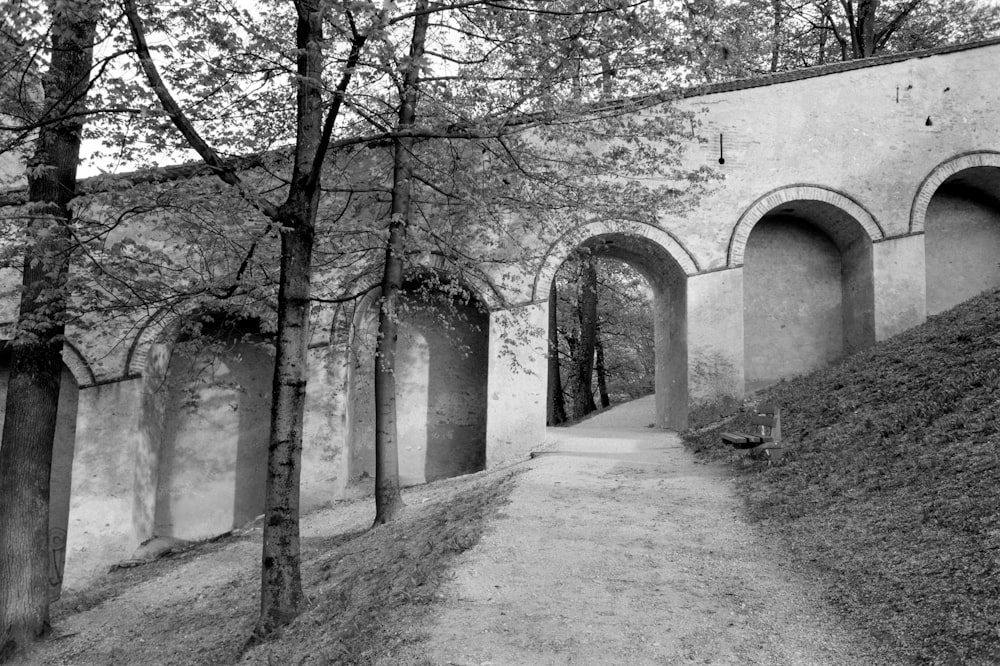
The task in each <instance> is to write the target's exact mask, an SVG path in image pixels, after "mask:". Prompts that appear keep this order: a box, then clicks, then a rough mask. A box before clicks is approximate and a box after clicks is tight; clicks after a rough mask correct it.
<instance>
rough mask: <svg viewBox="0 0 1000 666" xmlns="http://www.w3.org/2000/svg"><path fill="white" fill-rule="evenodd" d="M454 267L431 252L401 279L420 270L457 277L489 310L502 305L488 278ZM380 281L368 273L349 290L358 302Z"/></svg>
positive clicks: (378, 285) (377, 288)
mask: <svg viewBox="0 0 1000 666" xmlns="http://www.w3.org/2000/svg"><path fill="white" fill-rule="evenodd" d="M455 268H456V266H455V264H453V263H451V262H450V261H449V260H448V258H447V257H446V256H444V255H441V254H431V255H430V257H429V258H428V259H427V260H426V261H422V262H420V263H419V264H417V265H415V266H410V267H408V268H407V269H406V272H405V273H404V274H403V279H404V280H405V279H407V278H408V277H411V276H413V275H414V274H419V272H420V271H421V270H431V271H434V272H438V273H442V274H444V275H448V276H451V277H455V278H457V279H458V280H459V282H461V283H462V284H464V285H465V286H466V287H467V288H468V289H469V290H470V291H472V292H473V293H474V294H475V296H476V298H478V299H479V300H481V301H482V302H483V303H484V304H485V305H486V307H487V308H488V309H489V310H496V309H499V308H501V307H503V306H504V299H503V296H502V295H501V293H500V290H499V289H497V287H496V285H495V284H493V282H492V281H491V280H490V279H489V278H487V277H485V276H482V275H476V274H474V273H467V272H461V273H460V272H458V271H456V270H455ZM381 283H382V276H381V275H377V276H376V275H370V276H367V277H365V278H363V279H360V280H358V281H356V282H354V283H353V284H352V285H351V287H350V291H352V292H354V293H355V294H359V296H358V298H357V299H356V300H355V301H354V302H355V303H360V302H361V301H362V300H363V299H365V298H367V297H368V296H369V295H370V294H371V293H372V292H377V291H378V290H379V289H380V288H381Z"/></svg>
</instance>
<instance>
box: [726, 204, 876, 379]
mask: <svg viewBox="0 0 1000 666" xmlns="http://www.w3.org/2000/svg"><path fill="white" fill-rule="evenodd" d="M743 290H744V291H743V308H744V326H743V328H744V355H745V356H744V358H745V363H746V366H745V367H746V369H745V372H746V390H747V391H754V390H757V389H760V388H763V387H765V386H769V385H771V384H773V383H775V382H777V381H778V380H780V379H783V378H786V377H792V376H796V375H801V374H804V373H807V372H810V371H812V370H814V369H816V368H820V367H823V366H825V365H827V364H829V363H832V362H834V361H836V360H838V359H840V358H842V357H843V356H844V355H846V354H850V353H853V352H855V351H857V350H859V349H862V348H864V347H867V346H869V345H871V344H873V343H874V341H875V326H874V313H875V307H874V283H873V278H872V244H871V239H870V238H869V236H868V234H867V233H865V231H864V228H863V227H862V226H861V225H860V224H859V223H858V222H857V220H855V219H854V218H853V217H852V216H850V215H849V214H847V213H846V212H844V211H843V210H841V209H840V208H838V207H836V206H834V205H832V204H828V203H825V202H822V201H813V200H796V201H790V202H786V203H783V204H781V205H780V206H778V207H776V208H774V209H772V210H771V211H770V212H768V213H767V214H766V215H764V216H763V217H762V218H761V219H760V221H758V222H757V224H756V225H754V227H753V229H752V231H751V232H750V235H749V237H748V239H747V244H746V251H745V254H744V267H743Z"/></svg>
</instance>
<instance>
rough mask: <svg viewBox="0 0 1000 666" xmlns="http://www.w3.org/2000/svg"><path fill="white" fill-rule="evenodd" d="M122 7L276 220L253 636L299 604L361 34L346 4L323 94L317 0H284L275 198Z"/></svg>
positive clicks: (175, 113)
mask: <svg viewBox="0 0 1000 666" xmlns="http://www.w3.org/2000/svg"><path fill="white" fill-rule="evenodd" d="M124 7H125V10H126V14H127V17H128V21H129V27H130V30H131V33H132V38H133V40H134V44H135V48H136V53H137V55H138V58H139V62H140V64H141V67H142V71H143V73H144V74H145V76H146V79H147V81H148V83H149V85H150V87H151V88H152V89H153V91H154V92H155V94H156V96H157V98H158V99H159V102H160V104H161V105H162V108H163V110H164V112H165V113H166V114H167V116H168V117H169V118H170V121H171V122H172V123H173V125H174V126H175V127H176V128H177V130H178V131H179V132H180V133H181V135H182V136H183V137H184V139H185V140H186V141H187V143H188V144H189V145H190V146H191V147H192V148H194V149H195V150H196V151H197V152H198V154H199V155H200V156H201V158H202V159H203V160H204V161H205V163H206V164H208V165H209V166H210V167H212V168H213V169H214V170H215V171H216V173H217V174H218V176H219V178H221V179H222V180H223V181H224V182H226V183H227V184H229V185H231V186H233V187H235V188H236V189H237V190H238V191H239V192H240V193H241V194H242V195H243V196H244V197H246V199H247V200H248V201H250V202H251V203H252V204H253V205H254V206H255V207H256V208H257V210H258V211H259V212H260V213H262V214H263V215H264V216H265V217H267V218H268V219H269V220H270V221H271V222H272V223H273V224H274V225H275V226H276V228H277V229H278V231H279V235H280V237H281V264H280V274H279V280H278V282H279V287H278V313H277V333H276V340H275V368H274V380H273V384H272V400H273V403H272V408H271V428H270V435H269V445H268V463H267V481H266V488H265V519H264V538H263V552H262V556H261V595H260V616H259V619H258V622H257V626H256V628H255V630H254V635H255V636H257V637H260V638H263V637H266V636H268V635H270V634H271V633H272V632H274V631H275V630H277V629H278V628H280V627H281V626H283V625H284V624H287V623H288V622H289V621H290V620H291V619H292V618H294V617H295V616H296V615H297V614H298V613H299V611H300V610H301V607H302V601H303V597H302V582H301V570H300V559H299V554H300V545H299V479H300V476H301V457H302V425H303V420H304V410H305V389H306V374H307V367H306V366H307V352H308V345H309V309H310V298H311V296H312V294H311V290H310V282H311V276H312V260H313V243H314V236H315V225H316V215H317V210H318V207H319V200H320V194H321V180H322V175H323V166H324V160H325V157H326V155H327V152H328V150H329V148H330V142H331V137H332V135H333V128H334V124H335V123H336V121H337V118H338V115H339V112H340V109H341V107H342V104H343V99H344V95H345V93H346V91H347V88H348V86H349V85H350V81H351V78H352V76H353V74H354V68H355V66H356V65H357V62H358V60H359V58H360V55H361V51H362V49H363V47H364V44H365V41H366V39H367V37H368V35H367V33H365V32H363V31H361V30H359V29H358V28H357V24H356V23H355V22H354V16H353V14H350V13H348V18H349V22H350V27H351V32H350V42H349V43H350V48H349V52H348V54H347V57H346V60H345V61H344V62H343V64H342V70H341V76H340V80H339V82H338V83H337V85H336V87H335V88H334V89H333V90H332V91H331V92H330V93H329V94H328V95H327V94H326V91H325V90H324V88H323V79H324V71H325V66H326V64H325V62H324V32H323V30H324V11H323V8H322V7H321V3H320V2H318V0H302V1H299V0H296V1H295V2H292V3H291V8H292V9H293V10H294V19H293V25H294V30H293V34H294V35H295V39H294V46H295V70H294V72H295V73H294V78H293V81H294V87H295V91H296V95H295V113H294V118H295V145H294V149H293V154H292V173H291V176H290V178H289V181H288V187H287V194H286V196H285V200H284V201H283V202H282V203H281V204H275V203H272V202H270V201H269V200H267V198H266V197H265V196H264V195H263V194H261V193H260V192H257V191H254V190H253V188H252V186H250V185H248V184H247V183H246V182H245V181H244V179H243V178H242V177H241V175H240V174H239V173H238V172H237V170H236V169H235V168H234V167H233V166H232V165H231V164H229V163H227V162H226V161H225V160H223V159H222V158H221V157H220V156H219V154H218V152H217V151H216V150H215V149H214V148H213V147H212V146H210V145H209V144H208V142H207V141H206V140H205V139H204V138H203V137H202V135H201V133H200V132H199V131H198V129H197V128H196V126H195V124H194V123H193V122H192V121H191V120H190V119H189V118H188V116H187V114H186V113H185V111H184V109H183V108H182V107H181V105H180V103H179V102H178V101H177V100H176V99H175V98H174V96H173V95H172V94H171V92H170V90H169V88H168V86H167V84H166V82H165V81H164V80H163V78H162V77H161V75H160V73H159V70H158V68H157V66H156V64H155V61H154V59H153V55H152V53H151V51H150V49H149V46H148V44H147V40H146V31H145V27H144V25H143V22H142V19H141V18H140V16H139V13H138V7H137V5H136V3H135V0H125V3H124Z"/></svg>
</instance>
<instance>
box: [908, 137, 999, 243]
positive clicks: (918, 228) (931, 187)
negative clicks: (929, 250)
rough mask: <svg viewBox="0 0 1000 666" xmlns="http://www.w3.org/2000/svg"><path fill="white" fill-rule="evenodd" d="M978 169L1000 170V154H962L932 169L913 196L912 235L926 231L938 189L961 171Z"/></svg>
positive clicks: (911, 210) (989, 152) (991, 152)
mask: <svg viewBox="0 0 1000 666" xmlns="http://www.w3.org/2000/svg"><path fill="white" fill-rule="evenodd" d="M976 167H997V168H1000V152H996V151H992V150H990V151H977V152H970V153H962V154H961V155H956V156H955V157H952V158H950V159H947V160H945V161H944V162H942V163H941V164H938V165H937V166H936V167H934V168H933V169H931V172H930V173H929V174H927V176H926V177H924V179H923V180H922V181H921V182H920V185H919V186H918V187H917V192H916V194H914V195H913V205H912V206H911V207H910V233H913V234H918V233H922V232H923V231H924V226H925V224H926V221H927V207H928V206H929V205H930V203H931V198H932V197H933V196H934V193H935V192H937V190H938V188H939V187H941V185H942V184H943V183H944V181H946V180H948V179H949V178H950V177H952V176H954V175H955V174H957V173H958V172H959V171H964V170H966V169H974V168H976Z"/></svg>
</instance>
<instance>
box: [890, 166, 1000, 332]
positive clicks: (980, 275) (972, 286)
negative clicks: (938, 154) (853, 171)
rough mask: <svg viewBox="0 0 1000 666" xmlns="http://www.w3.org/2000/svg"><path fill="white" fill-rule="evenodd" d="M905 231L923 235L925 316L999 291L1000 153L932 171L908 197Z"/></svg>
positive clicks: (936, 168) (938, 167) (939, 167)
mask: <svg viewBox="0 0 1000 666" xmlns="http://www.w3.org/2000/svg"><path fill="white" fill-rule="evenodd" d="M910 227H911V230H912V231H914V232H915V233H922V234H923V246H924V285H925V294H926V312H927V314H928V315H934V314H938V313H940V312H943V311H944V310H947V309H949V308H951V307H954V306H955V305H957V304H959V303H961V302H962V301H965V300H967V299H969V298H972V297H973V296H976V295H977V294H979V293H981V292H982V291H985V290H989V289H995V288H996V287H998V286H1000V268H998V266H997V259H996V258H997V254H998V253H1000V153H997V152H974V153H964V154H962V155H957V156H955V157H952V158H950V159H948V160H946V161H944V162H942V163H941V164H939V165H938V166H937V167H935V168H934V169H933V170H932V171H931V172H930V173H929V174H928V175H927V177H926V178H924V180H923V182H921V184H920V186H919V187H918V189H917V194H916V195H915V196H914V199H913V206H912V208H911V211H910Z"/></svg>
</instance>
